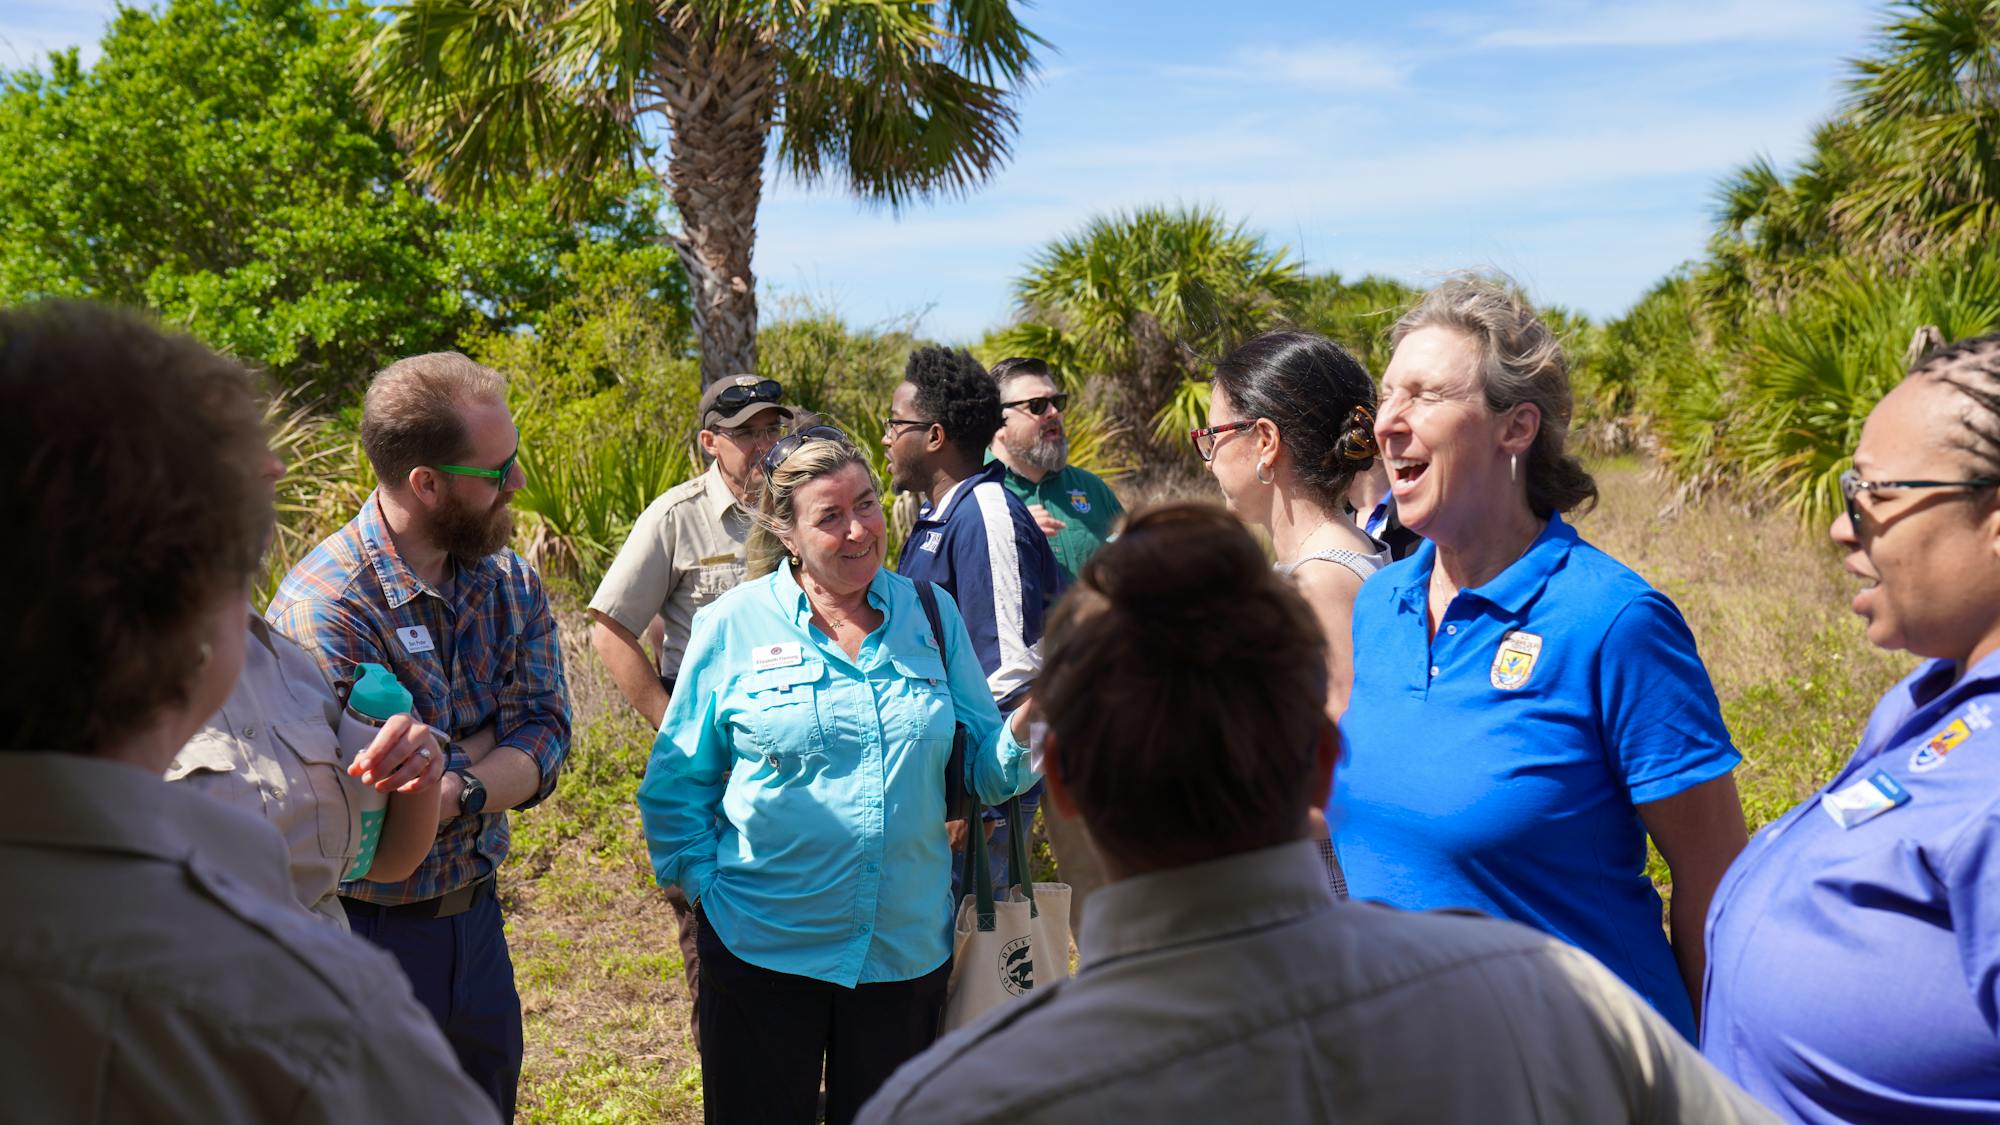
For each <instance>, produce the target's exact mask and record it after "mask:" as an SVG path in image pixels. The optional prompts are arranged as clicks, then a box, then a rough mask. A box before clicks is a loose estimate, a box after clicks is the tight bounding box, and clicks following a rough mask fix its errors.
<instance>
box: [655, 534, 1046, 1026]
mask: <svg viewBox="0 0 2000 1125" xmlns="http://www.w3.org/2000/svg"><path fill="white" fill-rule="evenodd" d="M868 602H869V604H870V605H872V606H874V607H875V608H876V609H879V610H881V611H882V612H883V622H882V625H881V627H879V628H877V629H876V630H875V631H874V632H873V633H870V634H869V635H868V637H867V639H866V640H864V641H863V642H862V644H861V651H860V655H858V656H856V657H854V658H849V657H848V655H847V654H846V653H844V652H842V651H841V650H840V647H839V646H838V645H836V644H834V643H833V641H832V640H831V639H830V638H828V637H827V636H826V635H824V634H823V633H821V632H820V631H819V630H818V629H816V628H814V627H813V626H812V624H811V616H812V609H811V607H810V606H809V605H808V604H807V602H806V596H805V592H804V591H802V590H800V589H799V585H798V583H797V582H796V581H794V580H793V578H792V576H791V571H790V568H789V567H785V566H781V567H779V568H778V569H777V571H775V572H773V573H772V574H770V575H767V576H765V577H763V578H759V579H755V580H753V581H749V582H745V583H743V584H742V585H741V586H738V587H736V588H735V589H734V590H731V591H729V592H728V593H726V594H724V595H723V596H722V597H720V598H718V599H716V600H715V601H714V602H712V603H710V604H709V605H707V606H704V607H703V608H702V609H701V610H700V612H698V613H696V614H695V618H694V627H693V630H692V632H691V634H690V635H689V637H688V647H687V655H686V657H685V658H684V659H683V660H682V662H681V672H680V679H679V681H678V683H677V684H676V686H675V688H674V695H673V699H672V701H671V702H670V703H669V704H668V705H667V713H666V716H665V718H664V719H663V720H662V721H661V723H660V733H659V737H657V738H655V739H654V740H653V754H652V761H651V762H650V763H648V765H647V767H646V777H645V780H644V781H642V782H640V784H639V813H640V818H641V820H642V821H643V822H644V824H645V828H646V845H647V848H648V850H650V851H651V853H652V859H653V874H654V876H655V877H656V878H658V879H659V881H660V883H661V885H663V886H664V885H668V884H676V883H677V884H679V885H680V887H681V888H682V889H683V890H684V891H686V892H687V894H688V895H689V897H690V898H699V899H700V900H701V905H702V909H703V911H704V912H705V914H706V915H707V918H708V921H709V924H710V925H712V926H714V927H715V934H716V936H717V937H719V938H721V939H722V944H724V945H726V946H728V947H729V951H730V952H731V953H733V954H735V955H736V956H737V957H740V958H742V959H743V960H745V961H748V962H750V963H751V964H753V965H758V966H761V967H763V968H766V969H770V970H772V971H774V972H780V973H791V974H793V975H795V976H804V977H812V978H814V979H816V980H824V981H830V982H832V983H834V984H839V985H844V986H846V987H850V988H851V987H853V986H854V985H856V984H869V983H874V982H879V981H898V980H910V979H913V978H916V977H920V976H923V975H924V974H926V973H929V972H931V971H932V970H934V969H936V968H937V967H938V966H939V965H941V964H943V963H944V962H945V959H946V958H947V957H949V956H950V954H951V918H952V908H953V903H952V898H951V855H950V851H949V850H948V848H947V846H946V840H945V828H944V821H945V809H944V774H945V763H946V761H947V760H948V759H949V757H950V756H951V740H952V729H953V724H954V722H958V723H963V724H965V727H966V731H967V733H968V734H969V735H970V744H969V746H968V750H967V756H968V758H970V763H969V768H970V772H971V775H972V783H973V786H974V788H976V789H977V790H978V792H979V795H980V797H981V798H982V799H984V800H986V801H987V802H989V803H998V802H1001V801H1005V800H1006V799H1007V798H1008V797H1010V796H1013V795H1014V794H1016V793H1019V792H1021V791H1023V790H1025V789H1027V788H1028V787H1029V786H1031V785H1033V784H1034V783H1035V781H1036V779H1037V776H1038V775H1036V774H1035V773H1034V772H1033V771H1031V770H1030V769H1029V768H1028V764H1027V761H1026V755H1027V751H1026V749H1025V748H1023V747H1022V746H1021V744H1020V743H1018V742H1016V741H1015V740H1014V738H1013V736H1012V735H1011V734H1010V733H1009V732H1008V731H1007V729H1006V727H1005V725H1004V724H1002V723H1001V721H1000V712H999V710H998V709H997V708H996V707H995V706H994V704H993V697H992V695H990V694H989V693H988V692H987V689H986V676H985V674H984V673H983V672H982V671H981V669H980V666H979V658H978V657H977V656H976V655H975V654H974V652H973V649H972V641H971V639H970V638H969V637H968V636H967V635H966V632H965V625H964V623H963V622H962V621H961V620H960V618H959V613H958V607H957V605H956V604H954V603H953V602H952V600H951V596H950V595H948V594H946V593H944V592H943V591H939V596H938V611H939V616H940V617H941V618H942V619H943V625H944V632H945V640H944V652H943V653H942V654H940V652H939V650H938V645H937V642H936V641H935V640H933V639H932V637H931V632H930V625H929V623H928V622H927V621H926V620H925V619H924V609H923V604H922V603H921V602H920V601H918V599H917V592H916V587H915V586H913V585H911V583H910V580H909V579H907V578H904V577H902V576H900V575H897V574H895V573H893V572H891V571H889V570H886V569H885V570H883V571H881V572H880V573H878V574H877V575H876V576H875V580H874V581H873V582H871V583H870V584H869V587H868Z"/></svg>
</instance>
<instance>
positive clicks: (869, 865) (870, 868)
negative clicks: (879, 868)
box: [861, 863, 875, 875]
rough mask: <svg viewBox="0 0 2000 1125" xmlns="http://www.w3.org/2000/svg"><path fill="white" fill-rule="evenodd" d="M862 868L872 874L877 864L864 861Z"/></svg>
mask: <svg viewBox="0 0 2000 1125" xmlns="http://www.w3.org/2000/svg"><path fill="white" fill-rule="evenodd" d="M861 870H863V871H866V872H868V873H869V874H871V875H872V874H874V872H875V865H874V864H872V863H864V864H862V865H861Z"/></svg>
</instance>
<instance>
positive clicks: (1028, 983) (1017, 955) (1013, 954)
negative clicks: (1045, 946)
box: [1000, 937, 1035, 996]
mask: <svg viewBox="0 0 2000 1125" xmlns="http://www.w3.org/2000/svg"><path fill="white" fill-rule="evenodd" d="M1028 941H1029V939H1028V938H1025V937H1018V938H1015V939H1014V940H1013V941H1010V942H1008V943H1007V944H1006V945H1004V946H1002V947H1000V986H1001V987H1002V988H1005V989H1006V990H1007V991H1008V992H1009V993H1010V994H1012V995H1014V996H1026V995H1027V994H1028V990H1029V989H1031V988H1033V987H1035V951H1034V950H1033V949H1032V948H1030V946H1029V944H1028Z"/></svg>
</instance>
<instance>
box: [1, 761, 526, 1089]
mask: <svg viewBox="0 0 2000 1125" xmlns="http://www.w3.org/2000/svg"><path fill="white" fill-rule="evenodd" d="M0 902H4V903H6V908H5V909H4V910H0V1027H4V1028H6V1029H8V1033H7V1036H6V1048H5V1049H4V1050H0V1121H6V1122H16V1121H18V1122H35V1123H37V1125H63V1123H66V1122H113V1121H117V1122H125V1121H135V1122H138V1121H161V1122H203V1123H204V1125H206V1123H225V1122H256V1123H260V1125H262V1123H280V1122H297V1123H302V1125H303V1123H309V1122H311V1123H317V1122H326V1123H328V1125H334V1123H338V1125H360V1123H362V1122H373V1121H423V1122H473V1121H484V1122H491V1121H493V1120H494V1119H495V1118H496V1117H497V1116H498V1114H497V1111H496V1110H495V1109H494V1106H493V1103H492V1102H491V1101H490V1100H488V1099H487V1097H486V1096H485V1095H484V1094H483V1093H481V1092H480V1091H479V1089H478V1088H477V1087H476V1086H474V1085H473V1084H472V1082H471V1081H470V1080H469V1079H467V1078H466V1077H465V1075H464V1074H463V1073H462V1072H461V1071H460V1070H459V1067H458V1063H457V1061H456V1059H455V1058H454V1057H453V1055H452V1052H451V1049H450V1048H449V1047H448V1046H446V1044H445V1040H444V1037H443V1035H441V1034H440V1033H439V1032H438V1030H437V1027H436V1025H435V1024H434V1023H432V1021H431V1018H430V1016H429V1014H428V1013H426V1012H425V1011H424V1010H423V1009H422V1008H421V1007H419V1006H418V1005H417V1002H416V999H415V997H414V996H412V995H411V993H410V985H409V982H408V981H407V980H405V979H404V977H403V972H402V969H401V968H400V967H399V966H398V965H397V964H396V962H395V960H394V959H393V958H391V957H390V956H389V955H388V954H386V953H383V952H382V951H380V950H377V949H375V948H373V947H372V946H369V945H368V944H366V943H365V942H363V941H361V940H360V939H358V938H355V937H352V936H350V935H348V934H345V933H342V932H340V931H339V930H336V929H334V928H333V927H331V926H328V925H326V924H325V923H324V922H322V921H319V920H318V919H316V918H314V917H312V916H310V915H308V914H307V913H306V912H305V911H302V910H300V909H299V908H298V906H297V904H296V903H295V902H293V901H292V885H291V881H290V880H289V879H288V877H287V874H286V866H285V856H284V848H283V845H282V843H281V841H280V840H279V839H278V836H277V834H276V833H275V832H273V831H272V829H271V828H270V826H269V825H267V824H265V823H264V822H263V821H261V820H258V819H256V818H254V817H252V816H249V815H247V814H245V813H242V812H239V811H237V810H235V809H231V808H228V807H225V806H223V805H220V804H218V803H216V802H214V801H211V800H209V799H208V798H206V797H203V796H201V795H199V794H196V793H192V792H188V791H186V790H184V789H181V788H179V787H176V786H170V785H167V784H165V783H164V782H162V781H161V780H160V779H159V778H157V777H152V776H148V775H147V774H146V773H145V772H143V771H141V770H138V769H134V768H133V767H131V766H128V765H122V764H119V763H116V762H109V761H102V760H97V759H91V758H85V757H81V756H77V755H67V754H30V753H18V752H16V753H0Z"/></svg>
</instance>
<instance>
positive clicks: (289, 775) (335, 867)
mask: <svg viewBox="0 0 2000 1125" xmlns="http://www.w3.org/2000/svg"><path fill="white" fill-rule="evenodd" d="M340 713H341V706H340V702H339V700H337V699H335V698H334V694H333V689H331V688H329V687H328V686H327V683H326V677H324V676H322V675H320V671H319V665H318V664H316V663H314V661H313V658H312V657H310V656H308V655H306V651H305V650H304V649H302V648H300V647H299V646H298V645H296V644H294V643H292V641H291V640H290V639H289V638H287V637H286V636H285V635H284V634H282V633H280V632H278V631H277V630H275V629H273V628H271V627H270V626H269V625H266V624H265V623H264V621H263V619H262V618H259V617H256V616H254V615H253V616H252V617H251V618H250V640H249V643H248V644H247V645H245V646H244V650H243V674H242V675H240V676H238V677H237V678H236V687H235V688H234V689H233V690H232V691H231V692H230V693H229V701H228V702H227V703H224V704H223V705H222V710H220V711H218V712H216V713H215V715H214V716H213V717H212V718H210V719H209V720H208V722H207V723H206V724H204V725H203V726H202V728H201V730H200V731H198V732H197V733H196V734H195V736H194V737H193V738H191V739H189V740H188V744H187V745H186V746H183V747H181V751H180V753H179V754H176V755H174V761H173V764H172V765H170V766H168V767H167V780H168V781H172V782H178V783H180V784H183V785H187V786H189V787H191V788H194V789H197V790H199V791H201V792H202V793H204V794H207V795H208V796H210V797H213V798H215V799H216V800H218V801H221V802H223V803H224V804H229V805H234V806H236V807H237V808H239V809H242V810H244V811H245V812H248V813H251V814H254V815H256V816H260V817H262V818H264V819H265V820H266V821H269V822H270V825H271V827H273V828H275V829H277V830H278V835H280V836H283V837H284V838H285V852H286V855H287V857H288V858H289V860H290V862H291V872H292V895H293V897H295V898H297V899H298V900H299V902H300V904H302V905H303V906H305V908H306V909H308V910H311V911H312V912H313V913H315V914H317V915H319V916H320V917H321V918H324V919H326V920H327V921H329V922H332V923H333V924H334V925H337V926H339V927H340V928H341V929H343V930H344V929H346V928H347V915H346V913H345V912H344V911H342V910H341V908H340V899H339V897H338V896H336V895H335V894H334V891H335V890H336V889H337V888H338V887H339V886H340V877H341V875H342V873H344V872H345V871H346V870H347V867H348V865H349V864H350V863H352V862H353V860H354V857H355V856H357V855H359V854H360V852H361V806H360V801H361V796H362V789H363V786H362V784H361V781H360V779H358V778H352V777H349V776H347V767H348V765H349V764H350V763H351V762H352V761H353V760H354V758H353V755H352V754H351V753H343V752H342V750H341V747H340V742H339V729H340V727H339V724H340ZM370 733H372V732H370Z"/></svg>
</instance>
